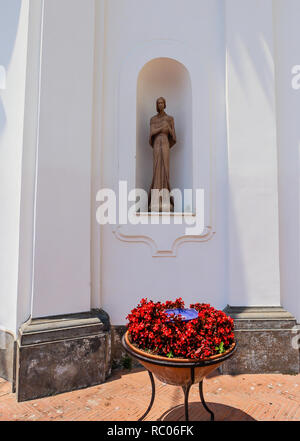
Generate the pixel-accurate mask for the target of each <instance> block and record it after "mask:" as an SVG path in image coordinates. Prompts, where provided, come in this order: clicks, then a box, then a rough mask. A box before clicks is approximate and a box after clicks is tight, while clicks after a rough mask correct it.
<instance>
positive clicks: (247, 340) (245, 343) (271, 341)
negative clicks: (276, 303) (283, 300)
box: [221, 306, 300, 375]
mask: <svg viewBox="0 0 300 441" xmlns="http://www.w3.org/2000/svg"><path fill="white" fill-rule="evenodd" d="M224 311H225V312H226V314H228V315H229V316H230V317H232V318H233V319H234V323H235V336H236V339H237V342H238V349H237V351H236V353H235V355H234V356H233V357H232V358H231V359H230V360H228V361H227V362H225V363H224V364H223V365H222V366H221V372H222V373H223V374H232V375H235V374H266V373H280V374H298V373H299V371H300V369H299V347H295V343H294V345H293V344H292V343H293V341H294V342H295V336H297V326H296V325H297V323H296V319H295V317H293V316H292V315H291V314H290V313H289V312H287V311H285V310H284V309H283V308H281V307H231V306H227V307H226V308H225V310H224Z"/></svg>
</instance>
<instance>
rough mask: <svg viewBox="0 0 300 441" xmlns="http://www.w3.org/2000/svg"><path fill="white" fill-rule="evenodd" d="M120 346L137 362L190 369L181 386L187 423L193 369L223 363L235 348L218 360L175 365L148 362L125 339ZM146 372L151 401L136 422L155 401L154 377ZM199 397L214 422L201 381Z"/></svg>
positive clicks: (142, 417) (173, 363) (169, 362)
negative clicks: (184, 383)
mask: <svg viewBox="0 0 300 441" xmlns="http://www.w3.org/2000/svg"><path fill="white" fill-rule="evenodd" d="M122 344H123V347H124V349H125V350H126V351H127V352H128V353H129V354H130V355H131V356H132V357H134V358H137V359H138V360H141V361H145V362H147V363H149V362H150V363H152V364H157V365H160V366H166V367H176V368H187V367H189V368H190V369H191V381H190V382H189V384H188V385H186V386H182V390H183V393H184V412H185V420H186V421H189V392H190V389H191V386H192V385H193V384H194V380H195V367H198V366H210V365H213V364H219V363H221V362H223V361H225V360H226V359H227V358H229V357H231V356H232V355H233V353H234V352H235V350H236V348H237V345H236V346H235V348H234V349H233V351H231V352H230V353H229V354H227V355H224V356H223V357H220V358H218V359H217V360H210V361H206V360H201V361H195V362H190V363H185V364H184V365H183V364H182V363H178V362H177V363H176V361H173V360H172V361H171V360H168V361H166V362H165V361H161V360H153V359H151V360H149V358H147V357H144V356H142V355H140V354H137V353H135V352H134V351H132V350H131V349H130V347H129V346H127V344H126V342H125V338H124V336H123V339H122ZM147 371H148V374H149V377H150V381H151V386H152V395H151V401H150V404H149V406H148V409H147V410H146V412H145V413H144V415H143V416H141V418H139V420H138V421H143V420H144V418H146V416H147V415H148V413H149V412H150V410H151V409H152V406H153V403H154V399H155V382H154V377H153V374H152V372H151V371H149V370H148V369H147ZM199 395H200V399H201V403H202V405H203V407H204V409H205V410H206V411H207V412H208V413H209V414H210V420H211V421H214V419H215V416H214V413H213V411H212V410H210V409H209V407H208V406H207V404H206V402H205V399H204V394H203V380H201V381H200V383H199Z"/></svg>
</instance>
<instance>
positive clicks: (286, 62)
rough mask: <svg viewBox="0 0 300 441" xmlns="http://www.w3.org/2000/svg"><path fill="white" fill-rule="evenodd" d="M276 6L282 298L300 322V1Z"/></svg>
mask: <svg viewBox="0 0 300 441" xmlns="http://www.w3.org/2000/svg"><path fill="white" fill-rule="evenodd" d="M274 8H275V10H274V17H275V21H274V24H275V49H276V52H275V54H276V91H277V121H278V151H279V213H280V271H281V301H282V306H283V307H284V308H286V309H287V310H288V311H289V312H291V313H292V314H293V315H294V316H295V317H296V318H297V319H298V322H300V297H299V289H300V186H299V183H300V124H299V118H300V76H299V74H298V76H297V77H296V74H295V73H294V74H292V71H293V68H294V67H295V66H298V68H297V72H298V73H300V68H299V66H300V53H299V41H300V28H299V23H300V3H299V0H276V1H275V2H274ZM293 80H294V82H292V81H293ZM293 86H294V87H293Z"/></svg>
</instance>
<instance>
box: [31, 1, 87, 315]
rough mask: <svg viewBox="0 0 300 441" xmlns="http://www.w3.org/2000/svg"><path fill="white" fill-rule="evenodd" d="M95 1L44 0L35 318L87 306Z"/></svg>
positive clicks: (37, 188)
mask: <svg viewBox="0 0 300 441" xmlns="http://www.w3.org/2000/svg"><path fill="white" fill-rule="evenodd" d="M94 6H95V5H94V0H51V1H45V4H44V16H43V40H42V63H41V79H40V114H39V132H38V155H37V177H36V201H35V234H34V256H33V264H34V279H33V298H32V316H33V317H42V316H50V315H58V314H68V313H76V312H82V311H88V310H90V304H91V302H90V298H91V294H90V289H91V288H90V283H91V276H90V241H91V235H90V231H91V227H90V224H91V217H90V216H91V143H92V110H93V69H94V64H93V63H94Z"/></svg>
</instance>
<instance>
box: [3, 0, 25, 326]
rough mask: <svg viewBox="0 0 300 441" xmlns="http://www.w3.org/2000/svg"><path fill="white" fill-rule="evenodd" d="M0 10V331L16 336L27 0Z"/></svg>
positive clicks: (11, 3) (5, 1) (4, 2)
mask: <svg viewBox="0 0 300 441" xmlns="http://www.w3.org/2000/svg"><path fill="white" fill-rule="evenodd" d="M0 11H1V12H0V65H1V66H2V68H1V70H2V75H5V77H6V81H5V82H4V81H3V82H2V85H1V89H0V209H1V215H0V244H1V252H0V330H8V331H11V332H13V333H14V334H15V333H16V330H17V327H18V326H17V322H16V320H17V295H18V264H19V228H20V199H21V174H22V153H23V130H24V107H25V89H26V87H25V86H26V61H27V59H26V57H27V35H28V16H29V1H28V0H24V1H8V0H4V1H1V2H0Z"/></svg>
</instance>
